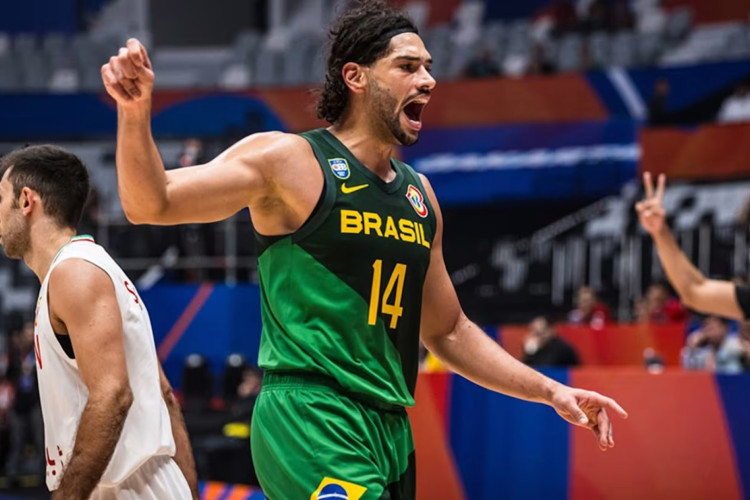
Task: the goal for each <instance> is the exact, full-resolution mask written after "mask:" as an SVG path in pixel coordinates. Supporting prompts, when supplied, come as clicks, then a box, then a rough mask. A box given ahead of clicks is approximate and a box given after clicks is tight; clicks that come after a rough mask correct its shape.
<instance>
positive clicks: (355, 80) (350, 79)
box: [341, 62, 368, 94]
mask: <svg viewBox="0 0 750 500" xmlns="http://www.w3.org/2000/svg"><path fill="white" fill-rule="evenodd" d="M367 76H368V75H367V67H366V66H362V65H361V64H357V63H353V62H348V63H346V64H344V66H343V67H342V68H341V77H342V78H343V79H344V83H345V84H346V86H347V87H349V90H351V91H352V92H354V93H356V94H359V93H362V92H364V91H365V88H367Z"/></svg>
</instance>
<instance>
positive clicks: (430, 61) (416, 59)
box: [393, 54, 432, 64]
mask: <svg viewBox="0 0 750 500" xmlns="http://www.w3.org/2000/svg"><path fill="white" fill-rule="evenodd" d="M393 59H394V60H399V59H406V60H407V61H416V62H422V58H421V57H418V56H407V55H405V54H404V55H401V56H396V57H394V58H393ZM424 63H425V64H432V58H431V57H430V58H429V59H425V60H424Z"/></svg>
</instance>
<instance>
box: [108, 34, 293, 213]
mask: <svg viewBox="0 0 750 500" xmlns="http://www.w3.org/2000/svg"><path fill="white" fill-rule="evenodd" d="M101 74H102V80H103V82H104V86H105V88H106V90H107V92H108V93H109V95H110V96H112V98H113V99H114V100H115V101H116V102H117V161H116V163H117V177H118V179H117V184H118V188H119V192H120V199H121V201H122V207H123V210H124V211H125V215H126V216H127V217H128V219H129V220H130V221H131V222H133V223H138V224H143V223H147V224H180V223H186V222H214V221H218V220H222V219H226V218H227V217H230V216H232V215H233V214H235V213H236V212H238V211H239V210H241V209H243V208H246V207H248V206H253V205H255V204H258V203H261V202H262V201H263V200H264V199H265V198H268V197H269V196H271V195H273V194H274V193H273V182H270V181H269V177H270V175H271V174H272V172H273V167H274V165H276V164H279V163H280V162H284V161H285V158H286V157H287V156H288V155H289V154H290V151H295V150H298V148H291V149H290V148H289V146H290V145H293V144H297V145H299V142H300V141H302V142H304V139H300V138H297V137H296V136H293V135H290V134H282V133H279V132H275V133H262V134H255V135H252V136H250V137H248V138H246V139H244V140H242V141H240V142H239V143H237V144H235V145H234V146H233V147H231V148H230V149H228V150H227V151H225V152H224V153H223V154H221V155H219V156H218V157H217V158H216V159H214V160H212V161H211V162H209V163H207V164H204V165H197V166H194V167H187V168H180V169H174V170H170V171H165V170H164V164H163V162H162V159H161V156H160V155H159V151H158V149H157V148H156V144H155V143H154V139H153V136H152V133H151V97H152V92H153V87H154V72H153V70H152V67H151V61H150V60H149V57H148V53H147V52H146V49H145V48H144V47H143V45H141V43H140V42H139V41H138V40H136V39H134V38H131V39H130V40H128V42H127V47H123V48H121V49H120V51H119V52H118V54H117V55H116V56H113V57H111V58H110V60H109V62H108V63H107V64H104V65H103V66H102V68H101Z"/></svg>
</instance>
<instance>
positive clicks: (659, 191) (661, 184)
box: [656, 174, 667, 204]
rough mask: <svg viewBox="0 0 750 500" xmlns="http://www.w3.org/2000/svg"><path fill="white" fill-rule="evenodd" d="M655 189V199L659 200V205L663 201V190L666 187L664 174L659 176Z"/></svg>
mask: <svg viewBox="0 0 750 500" xmlns="http://www.w3.org/2000/svg"><path fill="white" fill-rule="evenodd" d="M657 183H658V184H657V187H656V199H657V200H659V203H660V204H661V202H662V201H664V190H665V188H666V185H667V176H666V175H664V174H659V179H658V181H657Z"/></svg>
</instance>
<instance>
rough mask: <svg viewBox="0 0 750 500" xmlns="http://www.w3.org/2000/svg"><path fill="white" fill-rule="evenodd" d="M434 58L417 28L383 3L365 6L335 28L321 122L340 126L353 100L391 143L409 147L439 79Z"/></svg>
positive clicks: (375, 1) (376, 0)
mask: <svg viewBox="0 0 750 500" xmlns="http://www.w3.org/2000/svg"><path fill="white" fill-rule="evenodd" d="M431 65H432V59H431V58H430V54H429V53H428V52H427V49H425V46H424V43H423V42H422V39H421V38H420V37H419V33H418V31H417V28H416V26H415V25H414V23H413V22H412V21H411V20H410V19H409V18H408V17H407V16H406V15H404V14H403V13H402V12H399V11H398V10H396V9H393V8H392V7H389V6H388V5H387V4H386V3H385V2H384V1H382V0H367V1H362V2H361V3H360V4H359V5H358V6H357V7H355V8H354V9H352V10H349V11H347V12H345V13H344V14H343V15H342V16H340V17H339V18H338V19H337V20H336V21H335V22H334V24H333V26H332V27H331V30H330V32H329V46H328V69H327V73H326V81H325V84H324V86H323V89H322V91H321V93H320V98H319V100H318V107H317V111H318V117H319V118H322V119H324V120H326V121H328V122H329V123H338V122H340V121H341V120H342V119H344V118H345V117H346V116H347V113H348V112H350V110H351V107H352V104H353V102H354V101H357V102H359V103H362V104H363V105H364V109H366V110H367V111H366V113H367V116H368V117H370V119H371V120H372V125H373V129H374V130H375V131H376V133H377V134H378V135H379V136H382V138H383V139H384V140H385V141H387V142H396V143H398V144H403V145H410V144H414V143H415V142H416V141H417V138H418V136H419V130H420V129H421V128H422V122H421V114H422V109H423V108H424V106H425V105H426V104H427V101H428V100H429V96H430V92H431V90H432V89H433V87H434V86H435V80H434V79H433V78H432V76H431V75H430V73H429V71H430V67H431Z"/></svg>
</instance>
